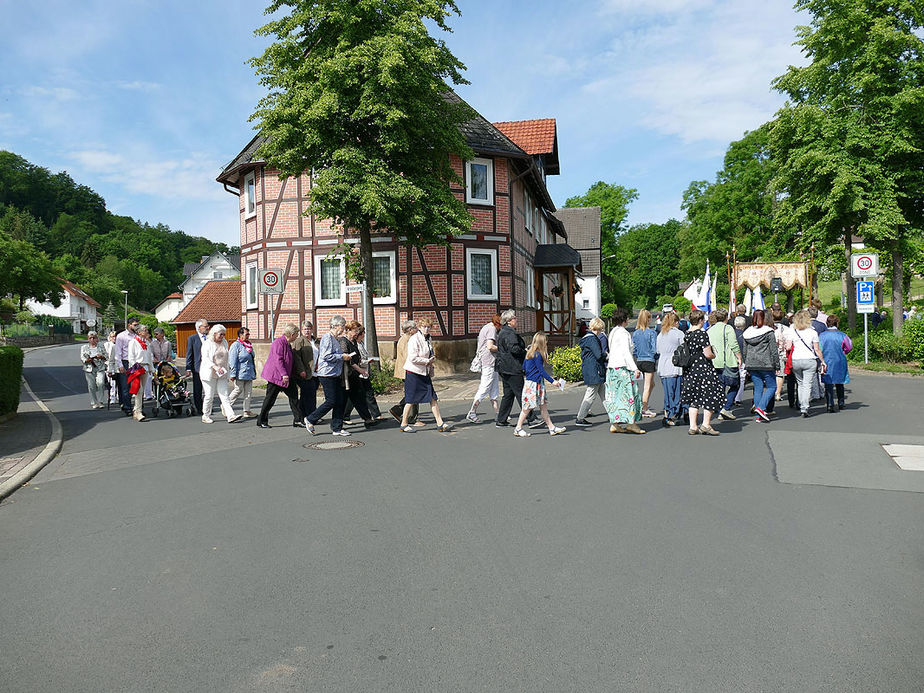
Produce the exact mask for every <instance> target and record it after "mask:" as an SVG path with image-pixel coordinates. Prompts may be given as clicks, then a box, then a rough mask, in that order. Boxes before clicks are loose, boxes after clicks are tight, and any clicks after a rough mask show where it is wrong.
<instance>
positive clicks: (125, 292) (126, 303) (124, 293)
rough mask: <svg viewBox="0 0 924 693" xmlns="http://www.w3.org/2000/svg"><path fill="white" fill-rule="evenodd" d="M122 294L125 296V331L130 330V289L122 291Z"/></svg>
mask: <svg viewBox="0 0 924 693" xmlns="http://www.w3.org/2000/svg"><path fill="white" fill-rule="evenodd" d="M122 294H123V295H124V296H125V327H124V328H123V329H126V330H127V329H128V289H122Z"/></svg>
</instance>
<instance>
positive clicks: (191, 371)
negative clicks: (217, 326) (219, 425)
mask: <svg viewBox="0 0 924 693" xmlns="http://www.w3.org/2000/svg"><path fill="white" fill-rule="evenodd" d="M208 334H209V321H208V320H206V319H205V318H199V319H198V320H196V332H195V334H191V335H189V339H187V340H186V377H187V378H189V377H190V376H191V377H192V381H193V404H195V405H196V413H197V414H198V415H199V416H202V380H201V379H200V378H199V365H200V364H201V363H202V345H203V344H204V343H205V339H206V337H207V336H208ZM209 413H211V412H209Z"/></svg>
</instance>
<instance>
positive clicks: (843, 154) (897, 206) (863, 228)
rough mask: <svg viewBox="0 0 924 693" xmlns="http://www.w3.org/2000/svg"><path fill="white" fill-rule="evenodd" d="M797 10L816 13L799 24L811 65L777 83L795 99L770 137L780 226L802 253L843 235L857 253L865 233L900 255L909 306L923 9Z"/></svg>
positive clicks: (918, 204) (923, 210)
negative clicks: (906, 261) (856, 237)
mask: <svg viewBox="0 0 924 693" xmlns="http://www.w3.org/2000/svg"><path fill="white" fill-rule="evenodd" d="M796 8H797V9H800V10H806V11H808V12H809V13H810V14H811V17H812V21H811V24H810V25H809V26H802V27H798V28H797V33H798V36H799V40H798V41H797V44H798V45H800V46H801V47H802V51H803V53H804V54H805V55H806V56H807V57H808V58H809V59H810V61H811V62H810V63H809V64H808V65H806V66H804V67H792V66H791V67H789V69H788V70H787V71H786V72H785V73H784V74H783V75H781V76H780V77H778V78H777V79H776V80H775V81H774V86H775V88H776V89H778V90H779V91H781V92H783V93H784V94H786V95H787V97H788V98H789V102H788V103H787V104H786V106H785V107H784V108H783V109H782V110H781V111H780V112H779V113H778V116H777V119H776V121H775V123H774V124H773V126H772V128H771V132H770V146H771V150H772V152H773V155H774V157H775V158H776V160H777V166H778V168H777V173H776V176H775V178H774V185H775V187H776V189H777V190H779V191H780V192H781V193H783V194H782V196H781V202H780V208H779V212H778V213H779V217H780V220H781V223H782V224H784V225H788V226H790V227H793V228H798V230H799V234H800V238H801V243H802V244H803V245H805V244H807V243H808V242H810V241H811V242H816V243H820V244H822V246H829V245H830V244H831V243H833V242H836V241H837V240H838V239H840V240H841V241H842V242H843V244H844V247H845V252H846V253H849V246H850V237H851V235H852V234H854V233H857V234H860V235H862V236H863V238H864V241H865V242H866V243H867V244H868V245H871V246H873V247H877V248H882V249H884V250H886V251H887V252H889V253H891V255H892V258H893V272H892V286H893V303H894V302H895V301H896V300H897V301H898V303H899V305H901V299H902V290H901V287H902V278H903V274H904V272H903V268H902V258H903V256H904V254H906V253H908V252H909V251H912V248H913V246H914V239H916V238H919V237H920V234H921V229H922V228H924V223H922V222H924V41H922V39H921V30H922V28H924V7H922V5H921V4H920V3H919V2H912V1H910V0H900V1H898V2H895V1H892V0H842V1H841V2H837V3H832V2H830V1H829V0H799V2H797V3H796ZM850 305H851V308H852V307H853V304H852V302H851V303H850ZM894 312H895V313H896V316H895V317H894V321H895V322H894V323H893V324H894V326H895V327H896V329H899V328H900V326H901V319H900V313H901V311H894ZM851 317H852V318H853V317H854V315H853V313H852V314H851Z"/></svg>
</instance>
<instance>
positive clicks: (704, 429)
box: [699, 424, 719, 436]
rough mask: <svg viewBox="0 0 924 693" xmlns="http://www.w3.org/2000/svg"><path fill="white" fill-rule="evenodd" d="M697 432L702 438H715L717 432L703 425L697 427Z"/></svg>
mask: <svg viewBox="0 0 924 693" xmlns="http://www.w3.org/2000/svg"><path fill="white" fill-rule="evenodd" d="M699 432H700V433H702V434H703V435H704V436H717V435H719V432H718V431H717V430H715V429H714V428H713V427H712V426H706V425H705V424H704V425H702V426H700V427H699Z"/></svg>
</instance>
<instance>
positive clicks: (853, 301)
mask: <svg viewBox="0 0 924 693" xmlns="http://www.w3.org/2000/svg"><path fill="white" fill-rule="evenodd" d="M852 238H853V229H844V257H845V258H846V259H847V274H846V280H847V281H846V282H845V283H846V285H847V324H848V325H849V328H850V331H851V333H853V332H855V331H856V329H857V280H856V279H854V278H853V274H852V273H851V271H850V256H851V255H852V254H853V246H852V245H851V240H852Z"/></svg>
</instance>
